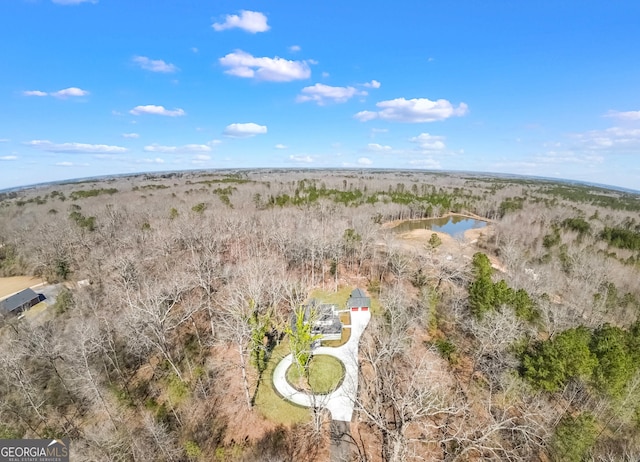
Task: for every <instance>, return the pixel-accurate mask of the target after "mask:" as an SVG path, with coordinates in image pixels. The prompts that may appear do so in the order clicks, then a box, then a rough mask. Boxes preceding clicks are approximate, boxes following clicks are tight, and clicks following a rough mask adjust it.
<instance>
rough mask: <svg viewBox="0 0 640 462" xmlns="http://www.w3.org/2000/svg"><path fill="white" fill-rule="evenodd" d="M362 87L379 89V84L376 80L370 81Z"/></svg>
mask: <svg viewBox="0 0 640 462" xmlns="http://www.w3.org/2000/svg"><path fill="white" fill-rule="evenodd" d="M362 86H363V87H365V88H380V86H381V83H380V82H378V81H377V80H372V81H371V82H367V83H363V84H362Z"/></svg>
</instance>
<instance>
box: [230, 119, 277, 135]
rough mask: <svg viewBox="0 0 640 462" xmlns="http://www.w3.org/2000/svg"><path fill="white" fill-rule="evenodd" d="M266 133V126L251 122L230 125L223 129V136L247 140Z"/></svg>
mask: <svg viewBox="0 0 640 462" xmlns="http://www.w3.org/2000/svg"><path fill="white" fill-rule="evenodd" d="M265 133H267V126H266V125H258V124H254V123H253V122H250V123H246V124H231V125H227V126H226V128H225V129H224V135H225V136H228V137H230V138H249V137H251V136H255V135H263V134H265Z"/></svg>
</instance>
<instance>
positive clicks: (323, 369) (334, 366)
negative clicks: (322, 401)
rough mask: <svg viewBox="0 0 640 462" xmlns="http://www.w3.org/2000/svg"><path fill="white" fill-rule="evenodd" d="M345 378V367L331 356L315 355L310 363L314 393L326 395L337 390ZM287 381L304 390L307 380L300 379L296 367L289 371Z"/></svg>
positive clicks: (292, 366)
mask: <svg viewBox="0 0 640 462" xmlns="http://www.w3.org/2000/svg"><path fill="white" fill-rule="evenodd" d="M343 378H344V365H343V364H342V362H341V361H340V360H339V359H337V358H334V357H333V356H329V355H314V356H312V357H311V361H310V362H309V386H310V387H311V391H312V392H313V393H319V394H326V393H330V392H332V391H333V390H335V389H336V388H337V387H338V385H340V383H341V382H342V379H343ZM287 380H288V381H289V383H290V384H292V385H293V386H294V387H296V388H300V389H304V388H306V387H305V386H300V385H301V384H302V385H305V384H306V379H304V378H301V377H300V372H299V371H298V368H297V367H296V366H295V365H291V367H289V369H288V370H287Z"/></svg>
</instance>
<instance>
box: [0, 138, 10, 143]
mask: <svg viewBox="0 0 640 462" xmlns="http://www.w3.org/2000/svg"><path fill="white" fill-rule="evenodd" d="M9 141H11V140H10V139H9V138H0V143H8V142H9Z"/></svg>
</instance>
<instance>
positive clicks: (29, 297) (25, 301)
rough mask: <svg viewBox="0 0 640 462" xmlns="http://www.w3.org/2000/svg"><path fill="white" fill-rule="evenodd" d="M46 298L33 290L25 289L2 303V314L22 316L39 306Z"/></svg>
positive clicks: (0, 303)
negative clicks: (23, 313)
mask: <svg viewBox="0 0 640 462" xmlns="http://www.w3.org/2000/svg"><path fill="white" fill-rule="evenodd" d="M44 299H45V296H44V295H42V294H37V293H35V292H34V291H33V290H32V289H24V290H23V291H21V292H18V293H17V294H14V295H12V296H11V297H8V298H5V299H4V300H2V301H1V302H0V312H1V313H2V314H10V313H12V314H20V313H22V312H23V311H25V310H28V309H29V308H31V307H32V306H34V305H37V304H38V303H40V302H41V301H42V300H44Z"/></svg>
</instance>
